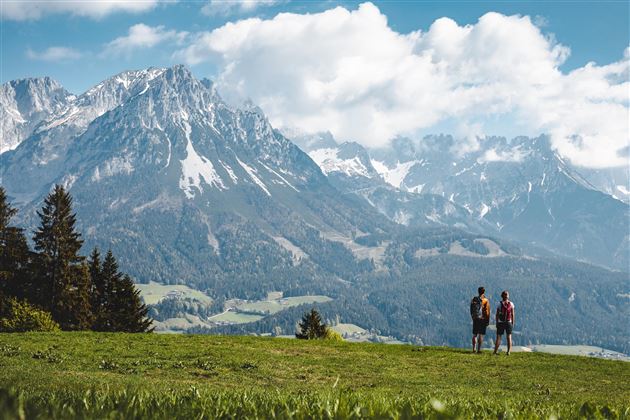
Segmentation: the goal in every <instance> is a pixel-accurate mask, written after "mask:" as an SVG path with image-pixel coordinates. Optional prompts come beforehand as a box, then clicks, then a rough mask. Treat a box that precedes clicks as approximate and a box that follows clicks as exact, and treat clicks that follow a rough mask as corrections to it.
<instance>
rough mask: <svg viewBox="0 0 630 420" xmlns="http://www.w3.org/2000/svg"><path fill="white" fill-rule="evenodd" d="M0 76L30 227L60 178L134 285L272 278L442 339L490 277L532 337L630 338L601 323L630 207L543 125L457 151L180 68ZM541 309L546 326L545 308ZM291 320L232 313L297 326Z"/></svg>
mask: <svg viewBox="0 0 630 420" xmlns="http://www.w3.org/2000/svg"><path fill="white" fill-rule="evenodd" d="M1 89H2V91H1V92H0V99H1V105H2V110H3V112H2V115H1V116H2V125H3V127H7V130H4V131H3V139H2V147H3V149H2V150H3V153H2V154H0V182H1V184H2V186H3V187H4V188H5V189H6V190H7V193H8V196H9V197H10V199H11V201H12V202H13V204H14V205H16V206H17V207H18V208H19V209H20V213H19V223H20V224H21V225H22V226H24V227H25V228H27V229H33V227H34V226H35V225H36V224H37V215H36V211H37V209H38V208H39V207H40V206H41V203H42V200H43V198H44V197H45V195H46V194H47V193H48V192H49V191H50V188H51V187H52V186H53V185H54V184H63V185H64V186H65V187H66V188H68V189H69V190H70V192H71V194H72V196H73V197H74V209H75V211H76V212H77V218H78V222H79V227H80V229H81V231H82V232H83V237H84V239H85V245H84V247H85V249H84V252H86V253H87V252H89V250H90V248H91V247H93V246H95V245H98V246H100V247H101V248H105V249H107V248H111V249H112V250H113V251H114V253H115V254H116V255H117V256H118V259H119V262H120V265H121V268H122V269H123V270H124V271H126V272H129V273H130V274H131V275H133V276H134V277H135V278H136V280H137V281H138V282H143V283H148V282H149V281H157V282H160V283H170V284H186V285H188V286H191V287H194V288H196V289H199V290H202V291H204V292H206V293H207V294H208V295H209V296H210V297H211V298H212V299H213V300H214V305H215V307H216V308H217V309H219V310H220V309H221V308H220V306H221V305H220V304H221V302H223V301H224V300H226V299H229V298H239V299H260V298H262V297H264V296H266V295H267V293H268V292H272V291H282V292H283V293H284V294H285V296H292V295H293V296H297V295H304V294H320V295H326V296H329V297H331V298H332V301H330V302H327V303H325V304H322V305H321V307H322V310H323V311H324V313H325V314H326V315H327V316H330V317H331V318H332V317H334V316H337V317H340V318H342V319H343V321H344V322H348V323H355V324H357V325H360V326H362V327H364V328H368V329H375V330H378V331H379V332H380V333H383V334H392V335H395V336H397V337H400V338H404V339H407V340H409V341H414V342H422V343H437V344H452V345H462V344H464V345H465V344H467V342H468V340H467V333H466V334H465V333H464V331H466V330H467V323H468V321H467V315H466V313H467V309H468V308H467V301H468V299H469V298H470V296H469V295H471V294H472V293H474V290H475V289H476V287H477V285H478V283H481V282H483V283H485V284H487V285H488V286H493V287H494V288H496V289H497V291H498V289H500V288H503V287H510V288H511V290H512V291H513V292H512V293H513V294H514V295H515V296H520V297H521V301H520V303H521V305H523V307H524V308H525V309H524V310H523V312H522V313H523V315H522V316H523V323H524V325H529V327H528V328H527V329H524V331H523V332H522V333H521V334H522V337H523V339H524V340H528V341H531V342H550V340H551V341H553V340H556V341H557V340H564V341H567V342H585V341H589V342H590V343H593V344H603V345H606V346H608V347H610V348H615V349H620V350H627V349H626V347H627V343H628V342H630V340H628V338H629V337H630V334H625V335H624V334H613V332H611V331H602V329H601V328H599V326H600V325H601V324H602V323H603V322H606V320H607V319H608V317H616V319H628V318H630V310H629V309H628V308H629V305H627V296H629V295H628V293H629V292H630V291H629V290H628V287H627V285H628V281H627V280H628V274H627V264H628V262H627V261H628V260H627V258H628V252H627V248H628V229H627V223H628V204H626V203H624V202H623V200H619V199H616V198H613V197H612V196H611V195H609V194H606V193H605V192H602V191H600V190H599V189H598V188H596V187H593V185H592V184H591V183H589V182H588V181H586V180H585V179H584V177H582V176H580V175H578V173H577V171H575V169H574V168H572V167H571V166H570V165H569V164H567V163H566V162H564V161H563V160H562V158H561V157H560V156H558V155H557V154H555V153H554V152H553V151H552V150H551V148H550V147H549V143H548V141H547V140H546V139H545V138H544V137H541V138H539V139H525V138H523V139H514V140H511V141H507V140H505V139H498V138H497V139H490V140H489V141H488V142H487V146H485V147H486V148H485V149H484V150H480V151H477V152H475V153H472V154H467V155H462V156H458V155H457V154H456V153H453V151H452V150H453V148H454V147H455V146H454V145H455V142H454V141H453V140H452V138H450V137H444V136H442V137H438V136H436V137H430V138H427V139H425V140H424V141H423V142H421V143H418V142H413V141H410V140H406V139H397V140H395V141H394V143H393V144H392V147H391V148H388V149H382V150H366V149H365V148H363V147H361V146H360V145H358V144H356V143H344V144H341V145H339V144H337V143H336V142H335V140H334V139H333V138H332V136H330V135H328V134H317V135H302V134H299V133H298V132H294V133H288V132H286V131H285V132H284V134H283V132H281V131H279V130H277V129H276V128H274V127H272V125H271V124H270V123H269V121H268V119H267V118H266V116H265V115H264V113H263V111H262V110H261V109H260V108H258V107H256V106H255V105H254V104H252V103H246V104H243V105H242V106H233V105H230V104H228V103H226V102H225V101H224V100H223V99H222V98H221V96H220V94H219V92H218V91H217V89H216V88H215V86H214V84H213V83H212V82H211V81H209V80H207V79H202V80H199V79H197V78H195V77H194V76H193V75H192V74H191V72H190V71H189V70H188V69H187V68H186V67H184V66H174V67H171V68H149V69H146V70H140V71H128V72H123V73H121V74H118V75H115V76H113V77H112V78H110V79H107V80H105V81H103V82H101V83H99V84H98V85H96V86H94V87H93V88H91V89H89V90H88V91H86V92H85V93H83V94H81V95H72V94H69V93H68V92H66V91H65V90H64V89H63V88H62V87H61V86H60V85H59V84H58V83H56V82H54V81H52V80H51V79H48V78H43V79H24V80H20V81H14V82H9V83H7V84H5V85H3V86H2V88H1ZM429 145H430V147H429ZM493 153H494V154H493ZM508 155H509V156H512V157H509V156H508ZM497 156H498V157H499V159H497ZM506 156H508V158H504V157H506ZM600 175H601V174H600ZM620 226H622V227H623V226H625V227H626V228H625V229H621V228H620ZM575 259H581V260H584V261H589V262H592V263H596V264H598V265H601V266H606V267H611V268H615V269H617V270H621V271H616V272H615V271H610V270H608V269H604V268H598V267H595V266H593V265H590V264H584V263H579V262H576V261H575ZM624 269H625V270H626V271H624ZM532 288H536V290H537V293H542V294H543V297H542V299H537V298H534V297H533V295H532V293H531V292H532ZM429 292H430V293H429ZM550 305H551V306H554V305H555V307H557V310H556V311H555V312H554V315H553V316H554V317H556V315H558V314H559V316H558V317H557V323H556V324H555V325H549V324H548V323H545V322H540V320H539V318H540V313H545V312H546V311H548V308H549V307H550ZM453 306H455V307H457V308H458V311H456V312H455V313H451V309H450V308H451V307H453ZM585 308H588V309H587V310H585ZM294 315H295V314H293V313H292V312H290V311H282V312H280V313H279V314H276V315H275V316H274V317H270V318H269V319H268V320H265V322H267V324H265V323H252V324H247V325H245V326H241V327H239V328H243V330H242V331H241V332H247V331H256V332H268V331H269V328H271V327H273V326H277V327H280V328H284V329H286V330H290V329H291V328H292V321H291V319H289V318H287V317H288V316H291V317H293V316H294ZM554 319H555V318H554ZM269 323H272V324H273V323H275V324H274V325H271V324H269ZM558 325H560V326H562V327H563V328H564V329H563V332H562V334H561V337H559V336H558V334H557V326H558ZM285 332H288V333H291V331H285ZM624 343H626V344H624Z"/></svg>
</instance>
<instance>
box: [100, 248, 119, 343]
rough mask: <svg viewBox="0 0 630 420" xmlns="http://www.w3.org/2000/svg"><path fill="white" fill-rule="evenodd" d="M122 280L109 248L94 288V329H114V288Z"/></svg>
mask: <svg viewBox="0 0 630 420" xmlns="http://www.w3.org/2000/svg"><path fill="white" fill-rule="evenodd" d="M121 280H122V273H120V272H119V271H118V262H117V261H116V258H115V257H114V254H113V253H112V251H111V249H110V250H108V251H107V254H105V259H104V260H103V265H102V266H101V270H100V273H99V276H98V277H97V283H96V284H95V288H96V289H97V290H98V295H99V296H98V309H97V312H98V314H97V318H96V322H95V323H94V330H96V331H116V325H115V319H114V312H115V310H116V305H117V303H116V289H117V286H118V284H119V283H120V281H121Z"/></svg>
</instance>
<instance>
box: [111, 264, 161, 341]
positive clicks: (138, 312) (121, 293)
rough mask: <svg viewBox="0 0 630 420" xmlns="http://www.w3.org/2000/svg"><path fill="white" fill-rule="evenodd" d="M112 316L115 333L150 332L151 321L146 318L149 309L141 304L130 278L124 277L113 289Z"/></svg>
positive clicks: (138, 292) (138, 293)
mask: <svg viewBox="0 0 630 420" xmlns="http://www.w3.org/2000/svg"><path fill="white" fill-rule="evenodd" d="M113 303H114V304H113V308H112V315H113V318H114V326H115V330H116V331H124V332H131V333H136V332H151V331H153V328H151V324H152V323H153V320H152V319H150V318H148V317H147V313H148V312H149V309H148V308H147V306H146V305H145V304H144V303H142V299H141V298H140V291H139V290H138V289H136V286H135V285H134V284H133V281H132V280H131V277H129V276H128V275H126V274H125V275H124V276H123V277H122V278H121V279H120V280H119V282H118V284H117V285H116V287H115V299H114V302H113Z"/></svg>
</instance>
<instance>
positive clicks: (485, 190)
mask: <svg viewBox="0 0 630 420" xmlns="http://www.w3.org/2000/svg"><path fill="white" fill-rule="evenodd" d="M302 143H303V144H307V142H305V141H304V140H303V141H302ZM308 144H310V147H311V148H310V149H307V150H308V153H309V155H310V156H311V157H312V158H313V160H315V161H316V162H317V163H318V164H319V165H320V167H321V168H322V171H323V172H325V173H326V174H327V175H328V177H329V178H330V179H331V180H332V181H333V183H334V184H335V185H336V186H337V187H339V188H341V189H343V190H344V191H346V192H351V193H354V194H356V195H359V196H362V197H363V198H365V199H366V200H367V201H368V202H369V203H370V204H371V205H372V206H374V207H375V208H377V209H378V210H379V211H380V212H381V213H383V214H384V215H386V216H387V217H389V218H390V219H391V220H393V221H395V222H396V223H400V224H403V225H408V226H427V225H428V226H431V225H433V226H436V225H446V226H455V227H460V228H464V229H467V230H472V231H481V232H485V233H486V234H492V235H498V236H502V237H505V238H510V239H513V240H516V241H519V242H521V243H527V244H531V245H534V246H537V247H543V248H547V249H549V250H551V251H553V252H555V253H559V254H562V255H566V256H569V257H572V258H576V259H579V260H583V261H588V262H591V263H595V264H600V265H603V266H607V267H614V268H618V269H622V270H626V271H627V269H628V267H629V264H630V261H629V255H630V238H629V234H628V223H629V217H630V211H629V206H628V204H627V203H625V202H624V201H623V200H622V199H620V196H621V195H622V194H621V193H619V191H622V190H623V189H624V187H623V186H622V185H621V186H618V185H617V184H618V183H620V182H622V178H623V174H617V178H611V174H614V173H616V172H615V171H613V170H607V171H603V170H602V171H586V172H587V173H588V176H589V178H590V179H595V180H598V181H599V182H598V185H600V186H602V185H609V187H608V190H604V191H602V190H601V189H600V188H597V187H595V186H594V185H593V184H592V183H590V182H589V181H587V179H586V177H585V176H582V175H581V174H580V172H578V170H577V169H576V168H574V167H572V166H571V165H570V164H569V163H568V162H566V161H564V160H563V159H562V158H561V157H560V156H559V155H558V154H557V153H555V152H554V151H553V150H552V148H551V146H550V144H549V141H548V139H547V138H545V137H540V138H535V139H530V138H525V137H522V138H515V139H512V140H507V139H504V138H488V139H485V140H483V141H482V147H481V148H480V149H479V150H476V151H474V152H468V153H463V154H460V153H459V151H458V145H457V143H456V142H455V141H454V140H453V138H452V137H450V136H430V137H426V138H424V139H423V140H422V141H420V142H413V141H411V140H409V139H396V140H395V141H394V142H393V144H392V145H391V147H390V148H387V149H381V150H369V151H366V150H365V149H362V148H361V146H359V145H353V146H352V147H351V148H349V146H348V143H344V144H341V145H339V146H337V147H330V146H329V145H326V146H325V147H319V144H318V143H317V142H311V143H308ZM308 144H307V147H309V146H308ZM605 179H608V180H609V184H605V183H604V180H605ZM384 184H386V186H384ZM610 185H614V186H615V189H616V190H615V191H617V196H615V195H613V194H607V193H606V192H605V191H607V192H609V193H610V192H611V191H612V190H611V188H612V187H610ZM387 187H390V188H387ZM622 192H623V191H622Z"/></svg>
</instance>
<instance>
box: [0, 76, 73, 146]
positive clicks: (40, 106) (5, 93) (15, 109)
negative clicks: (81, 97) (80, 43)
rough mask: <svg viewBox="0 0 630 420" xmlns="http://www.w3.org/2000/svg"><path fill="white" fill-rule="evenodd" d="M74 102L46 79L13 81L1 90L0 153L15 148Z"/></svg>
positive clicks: (61, 89)
mask: <svg viewBox="0 0 630 420" xmlns="http://www.w3.org/2000/svg"><path fill="white" fill-rule="evenodd" d="M73 99H74V96H73V95H71V94H70V93H68V92H67V91H66V90H65V89H64V88H63V87H61V85H59V83H57V82H56V81H54V80H52V79H51V78H49V77H43V78H32V79H21V80H15V81H12V82H8V83H5V84H3V85H2V86H0V126H2V139H1V141H0V153H2V152H5V151H7V150H11V149H14V148H16V147H17V145H18V144H20V142H22V140H24V139H25V138H26V137H28V136H30V135H31V133H32V132H33V130H34V129H35V127H36V126H37V124H39V123H40V122H41V121H42V120H44V119H46V118H47V117H49V116H50V115H52V114H54V113H56V112H58V111H59V110H61V109H63V108H64V107H66V106H67V105H68V104H69V103H70V102H72V101H73Z"/></svg>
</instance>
